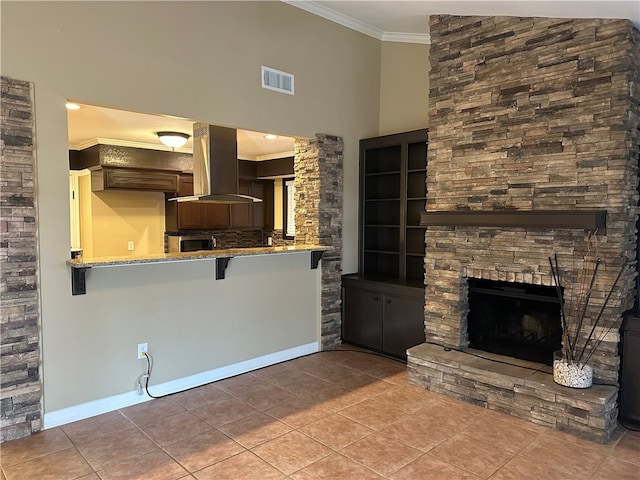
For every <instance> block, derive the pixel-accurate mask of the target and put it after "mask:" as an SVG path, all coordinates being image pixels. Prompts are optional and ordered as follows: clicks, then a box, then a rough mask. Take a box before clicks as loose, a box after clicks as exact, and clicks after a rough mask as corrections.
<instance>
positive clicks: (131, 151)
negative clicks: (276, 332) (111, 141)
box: [69, 144, 193, 192]
mask: <svg viewBox="0 0 640 480" xmlns="http://www.w3.org/2000/svg"><path fill="white" fill-rule="evenodd" d="M192 163H193V162H192V160H191V155H188V154H183V153H174V152H164V151H157V150H149V149H144V148H133V147H122V146H118V145H103V144H99V145H94V146H93V147H89V148H85V149H84V150H72V151H70V152H69V168H70V169H71V170H82V169H85V168H88V169H90V170H91V190H92V191H94V192H99V191H103V190H141V191H149V192H176V191H177V190H178V172H180V171H182V170H185V169H190V168H191V165H192Z"/></svg>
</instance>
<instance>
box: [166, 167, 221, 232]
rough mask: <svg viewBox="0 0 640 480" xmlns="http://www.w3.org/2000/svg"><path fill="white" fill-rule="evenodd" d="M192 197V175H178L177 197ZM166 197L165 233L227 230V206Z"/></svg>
mask: <svg viewBox="0 0 640 480" xmlns="http://www.w3.org/2000/svg"><path fill="white" fill-rule="evenodd" d="M191 195H193V175H192V174H190V173H184V174H181V175H180V179H179V183H178V196H179V197H188V196H191ZM172 196H173V195H166V198H167V200H166V201H165V227H166V230H167V231H179V230H224V229H227V228H229V205H224V204H216V203H199V202H180V203H179V202H176V201H171V200H169V198H171V197H172Z"/></svg>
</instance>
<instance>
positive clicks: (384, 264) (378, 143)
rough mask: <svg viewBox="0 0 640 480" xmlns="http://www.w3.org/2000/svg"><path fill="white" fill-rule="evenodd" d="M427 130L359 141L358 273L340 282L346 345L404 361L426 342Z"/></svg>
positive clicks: (346, 276) (347, 276)
mask: <svg viewBox="0 0 640 480" xmlns="http://www.w3.org/2000/svg"><path fill="white" fill-rule="evenodd" d="M427 145H428V136H427V131H426V130H415V131H412V132H406V133H400V134H395V135H386V136H383V137H376V138H369V139H365V140H361V141H360V219H359V256H358V272H359V273H358V274H353V275H345V276H344V277H343V332H342V333H343V335H342V338H343V340H345V341H347V342H351V343H355V344H358V345H361V346H364V347H368V348H371V349H374V350H378V351H382V352H384V353H388V354H390V355H394V356H397V357H401V358H406V349H407V348H409V347H412V346H414V345H416V344H418V343H422V342H424V338H425V337H424V328H423V323H424V314H423V308H424V255H425V237H424V236H425V231H426V227H424V226H422V225H421V224H420V220H421V219H420V214H421V212H423V211H424V209H425V207H426V201H427V187H426V175H427Z"/></svg>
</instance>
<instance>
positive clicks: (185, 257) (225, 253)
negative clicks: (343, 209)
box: [67, 245, 333, 268]
mask: <svg viewBox="0 0 640 480" xmlns="http://www.w3.org/2000/svg"><path fill="white" fill-rule="evenodd" d="M332 249H333V247H328V246H324V245H294V246H282V247H253V248H224V249H223V248H220V249H215V250H201V251H198V252H186V253H157V254H149V255H140V256H135V255H130V256H114V257H93V258H87V257H83V258H75V259H72V260H67V265H69V266H70V267H71V268H92V267H113V266H118V265H136V264H144V263H167V262H188V261H194V260H208V259H216V258H230V257H247V256H252V255H273V254H282V253H295V252H326V251H328V250H332Z"/></svg>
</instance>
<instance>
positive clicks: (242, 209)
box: [231, 179, 273, 230]
mask: <svg viewBox="0 0 640 480" xmlns="http://www.w3.org/2000/svg"><path fill="white" fill-rule="evenodd" d="M238 187H239V193H240V194H241V195H249V196H251V197H256V198H260V199H262V202H257V203H242V204H235V205H231V228H237V229H260V230H273V180H246V179H240V181H239V184H238Z"/></svg>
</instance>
